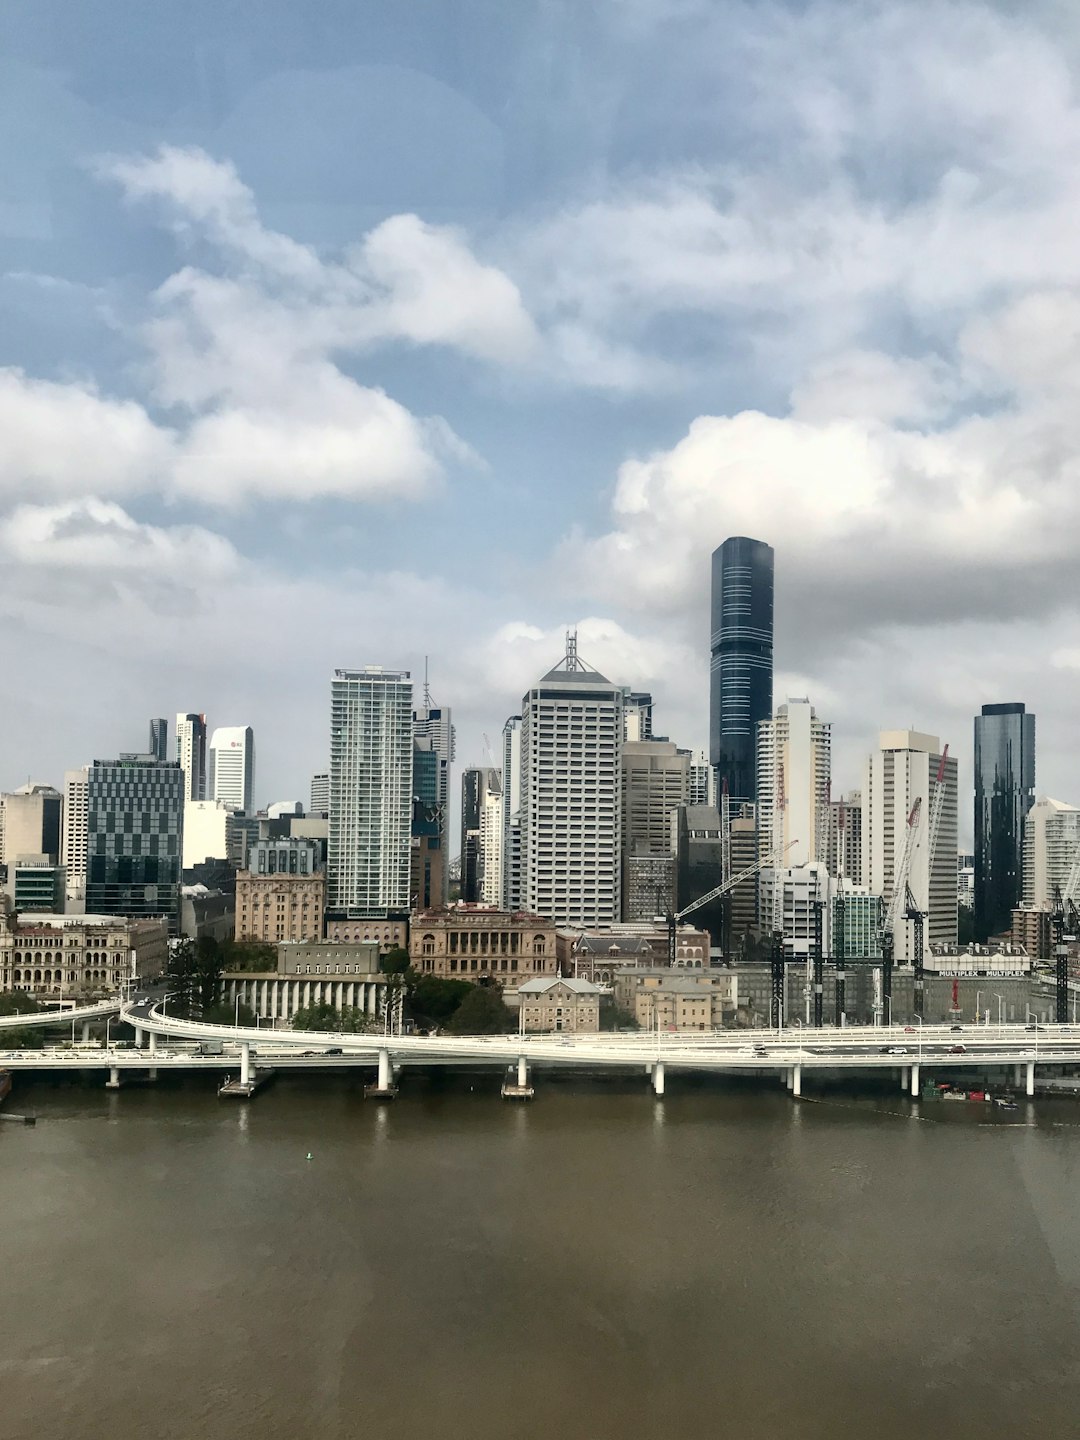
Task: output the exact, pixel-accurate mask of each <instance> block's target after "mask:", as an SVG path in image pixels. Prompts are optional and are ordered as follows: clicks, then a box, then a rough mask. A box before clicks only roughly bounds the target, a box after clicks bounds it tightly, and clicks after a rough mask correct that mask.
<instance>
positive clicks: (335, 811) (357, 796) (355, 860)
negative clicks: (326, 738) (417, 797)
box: [326, 665, 413, 918]
mask: <svg viewBox="0 0 1080 1440" xmlns="http://www.w3.org/2000/svg"><path fill="white" fill-rule="evenodd" d="M412 812H413V727H412V681H411V679H410V677H409V672H408V671H407V670H384V669H383V668H382V666H381V665H369V666H367V667H366V668H365V669H363V670H335V671H334V676H333V680H332V682H331V686H330V827H329V828H330V833H329V840H328V844H327V902H326V903H327V909H328V911H330V912H334V913H336V914H337V915H342V916H349V917H357V918H364V917H371V918H374V917H380V916H385V915H387V914H389V913H391V912H393V913H399V914H400V913H407V912H408V909H409V858H410V842H411V830H412Z"/></svg>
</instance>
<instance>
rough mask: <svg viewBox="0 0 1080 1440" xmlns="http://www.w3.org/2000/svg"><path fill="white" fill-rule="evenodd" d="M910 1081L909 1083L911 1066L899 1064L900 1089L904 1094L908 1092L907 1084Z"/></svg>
mask: <svg viewBox="0 0 1080 1440" xmlns="http://www.w3.org/2000/svg"><path fill="white" fill-rule="evenodd" d="M910 1083H911V1067H910V1066H908V1065H901V1066H900V1090H901V1092H902V1093H903V1094H904V1095H906V1094H907V1092H908V1085H909V1084H910Z"/></svg>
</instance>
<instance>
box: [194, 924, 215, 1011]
mask: <svg viewBox="0 0 1080 1440" xmlns="http://www.w3.org/2000/svg"><path fill="white" fill-rule="evenodd" d="M220 984H221V946H220V945H219V944H218V942H217V941H216V940H215V939H214V938H213V936H212V935H200V936H199V938H198V940H196V941H195V974H194V985H195V1000H196V1002H197V1003H198V1006H199V1009H200V1011H201V1012H202V1015H203V1018H204V1019H205V1018H206V1012H207V1010H209V1009H210V1008H211V1006H213V1004H214V1002H215V1001H216V1000H217V997H218V987H219V986H220Z"/></svg>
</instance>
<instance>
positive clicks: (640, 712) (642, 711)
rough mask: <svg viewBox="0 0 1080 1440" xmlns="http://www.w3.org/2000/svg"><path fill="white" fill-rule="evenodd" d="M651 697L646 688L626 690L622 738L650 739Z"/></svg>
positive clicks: (651, 731) (651, 736) (634, 739)
mask: <svg viewBox="0 0 1080 1440" xmlns="http://www.w3.org/2000/svg"><path fill="white" fill-rule="evenodd" d="M652 712H653V698H652V696H651V695H650V694H649V693H648V691H646V690H627V691H626V695H625V698H624V700H623V739H624V740H631V741H637V740H651V739H652V738H653V729H652Z"/></svg>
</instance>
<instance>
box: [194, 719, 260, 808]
mask: <svg viewBox="0 0 1080 1440" xmlns="http://www.w3.org/2000/svg"><path fill="white" fill-rule="evenodd" d="M206 786H207V788H206V795H207V799H209V800H222V801H224V803H225V804H226V805H229V806H231V808H232V809H233V810H243V812H244V814H245V815H250V814H251V812H252V811H253V810H254V808H255V800H254V795H255V732H254V731H253V730H252V728H251V726H250V725H219V726H218V728H217V729H216V730H215V731H214V733H213V734H212V735H211V736H210V756H209V763H208V766H207V774H206Z"/></svg>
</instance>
